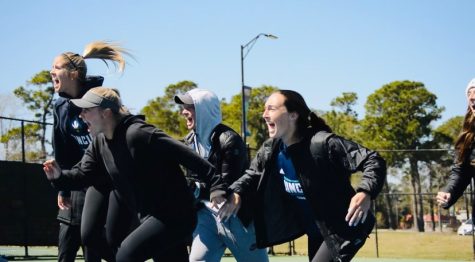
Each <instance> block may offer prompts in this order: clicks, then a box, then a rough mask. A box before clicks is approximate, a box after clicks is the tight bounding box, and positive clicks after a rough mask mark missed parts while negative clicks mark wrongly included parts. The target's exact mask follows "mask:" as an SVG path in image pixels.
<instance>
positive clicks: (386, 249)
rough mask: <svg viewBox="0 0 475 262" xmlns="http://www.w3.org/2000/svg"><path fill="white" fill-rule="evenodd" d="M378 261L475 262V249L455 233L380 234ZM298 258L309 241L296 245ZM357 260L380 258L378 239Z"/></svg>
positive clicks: (369, 241) (280, 250) (286, 249)
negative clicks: (474, 259)
mask: <svg viewBox="0 0 475 262" xmlns="http://www.w3.org/2000/svg"><path fill="white" fill-rule="evenodd" d="M378 243H379V244H378V252H379V258H394V259H399V258H411V259H427V260H431V261H433V260H462V261H464V260H465V261H472V258H473V248H472V237H471V236H458V235H457V234H455V233H439V232H425V233H419V232H414V231H402V230H399V231H389V230H378ZM274 251H275V252H276V253H277V254H285V253H287V252H289V245H288V244H283V245H279V246H276V247H274ZM295 251H296V253H297V255H306V254H307V238H306V237H305V236H304V237H301V238H299V239H297V240H296V241H295ZM356 257H357V258H375V259H376V258H378V257H377V256H376V235H375V234H374V233H373V234H371V236H370V238H369V239H367V240H366V243H365V245H364V246H363V248H362V249H361V250H360V251H359V252H358V254H357V256H356Z"/></svg>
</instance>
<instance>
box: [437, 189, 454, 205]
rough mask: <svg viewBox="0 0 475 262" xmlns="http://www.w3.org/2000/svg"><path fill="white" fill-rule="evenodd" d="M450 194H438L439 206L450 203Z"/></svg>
mask: <svg viewBox="0 0 475 262" xmlns="http://www.w3.org/2000/svg"><path fill="white" fill-rule="evenodd" d="M450 197H451V195H450V193H447V192H437V196H436V197H435V199H436V200H437V204H439V205H447V203H448V202H449V201H450Z"/></svg>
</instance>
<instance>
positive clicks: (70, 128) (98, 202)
mask: <svg viewBox="0 0 475 262" xmlns="http://www.w3.org/2000/svg"><path fill="white" fill-rule="evenodd" d="M124 55H129V54H128V53H127V52H126V50H124V48H122V47H120V46H119V45H116V44H113V43H109V42H103V41H97V42H92V43H90V44H88V45H87V46H86V47H85V50H84V52H83V55H79V54H77V53H74V52H64V53H61V54H59V55H58V56H56V57H55V59H54V61H53V65H52V69H51V72H50V74H51V78H52V81H53V87H54V90H55V92H57V93H58V95H59V98H58V99H57V100H56V102H55V104H54V130H53V149H54V156H55V159H56V161H57V162H58V164H59V165H60V166H61V167H62V168H67V169H70V168H72V167H73V166H74V165H75V164H76V163H78V162H79V161H80V160H81V158H82V156H83V154H84V152H85V150H86V149H87V147H88V146H89V144H90V142H91V141H92V138H91V136H90V134H89V130H88V127H87V125H86V124H85V123H84V121H83V120H82V119H81V118H80V117H79V114H80V113H81V109H80V108H77V107H75V106H74V105H72V104H71V103H70V99H75V98H80V97H82V96H83V95H84V94H85V93H86V92H87V91H88V90H89V89H90V88H92V87H97V86H102V82H103V81H104V78H103V77H102V76H89V75H87V65H86V60H87V59H101V60H102V61H104V63H106V65H107V66H108V65H109V64H110V63H112V64H113V65H114V66H115V67H116V69H118V71H119V72H123V70H124V68H125V59H124ZM129 56H130V55H129ZM86 189H87V188H84V189H83V190H80V191H72V192H65V191H60V192H59V193H58V207H59V212H58V217H57V219H58V220H59V222H60V228H59V241H58V261H64V262H69V261H74V260H75V258H76V253H77V251H78V249H79V247H80V246H81V230H82V231H84V232H83V233H85V235H86V237H87V236H88V235H90V234H92V233H93V232H95V231H97V230H98V227H99V228H100V229H102V228H103V227H104V224H102V225H97V224H93V223H89V225H90V226H91V227H89V228H81V215H82V212H83V206H84V203H85V198H86ZM87 195H88V197H87V198H91V199H95V201H92V203H93V204H91V205H90V206H91V207H90V209H91V210H92V209H93V208H95V210H98V211H99V210H105V209H104V208H103V207H104V205H106V203H107V201H106V200H104V198H105V197H107V200H108V198H109V188H108V185H104V186H101V187H96V188H91V189H90V190H89V191H88V193H87ZM103 213H104V214H103ZM102 214H103V215H102ZM96 216H97V217H100V216H105V211H104V212H102V213H101V212H97V214H96ZM85 219H88V218H85ZM91 219H94V221H97V219H96V218H91ZM87 238H88V239H92V237H87ZM95 241H96V240H95ZM96 242H97V241H96ZM86 244H87V243H86ZM104 244H105V243H104ZM84 246H88V245H83V247H84ZM99 249H100V250H101V251H102V250H107V249H101V248H99ZM83 251H84V252H83V253H84V258H85V261H88V262H92V261H101V259H100V256H101V255H100V254H98V251H96V252H94V250H93V249H92V248H87V247H86V248H83Z"/></svg>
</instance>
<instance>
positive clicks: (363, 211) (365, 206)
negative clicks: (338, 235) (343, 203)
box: [345, 192, 371, 227]
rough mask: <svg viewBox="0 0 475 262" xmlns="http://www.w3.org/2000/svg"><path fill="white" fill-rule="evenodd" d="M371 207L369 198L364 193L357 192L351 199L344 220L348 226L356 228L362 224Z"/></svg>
mask: <svg viewBox="0 0 475 262" xmlns="http://www.w3.org/2000/svg"><path fill="white" fill-rule="evenodd" d="M370 207H371V197H370V196H369V195H368V194H367V193H365V192H358V193H356V195H354V196H353V198H351V202H350V206H349V208H348V213H347V214H346V217H345V220H346V221H347V222H348V225H349V226H350V227H351V226H356V225H357V224H358V223H360V222H361V223H364V221H365V220H366V217H367V216H368V211H369V208H370Z"/></svg>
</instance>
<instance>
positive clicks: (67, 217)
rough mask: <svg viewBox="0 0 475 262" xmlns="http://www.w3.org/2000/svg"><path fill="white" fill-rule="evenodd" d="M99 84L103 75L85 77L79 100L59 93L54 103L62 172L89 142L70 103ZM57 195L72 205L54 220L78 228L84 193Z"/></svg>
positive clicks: (55, 137)
mask: <svg viewBox="0 0 475 262" xmlns="http://www.w3.org/2000/svg"><path fill="white" fill-rule="evenodd" d="M102 82H104V78H103V77H102V76H87V77H86V81H85V82H84V85H83V88H82V89H81V92H80V94H79V96H78V97H69V96H68V95H67V94H65V93H60V94H59V95H60V97H59V98H58V99H57V100H56V102H55V104H54V130H53V149H54V158H55V159H56V162H58V164H59V166H60V167H61V169H71V168H72V167H73V166H74V165H75V164H76V163H78V162H79V161H80V160H81V158H82V156H83V154H84V152H85V151H86V149H87V147H88V146H89V144H90V143H91V141H92V139H91V137H90V135H89V132H88V131H87V125H86V124H85V123H84V121H82V119H81V118H80V117H79V114H80V113H81V109H80V108H78V107H75V106H74V105H73V104H72V103H70V101H69V100H70V99H71V98H80V97H82V96H83V95H84V94H85V93H86V92H87V91H88V90H89V89H91V88H93V87H97V86H101V85H102ZM60 194H61V195H62V196H65V197H71V204H72V206H71V208H70V209H69V210H59V212H58V217H57V219H58V220H59V221H61V222H63V223H67V224H72V225H80V223H81V213H82V208H83V205H84V196H85V190H83V191H74V192H72V193H70V192H69V191H62V192H60Z"/></svg>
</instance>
